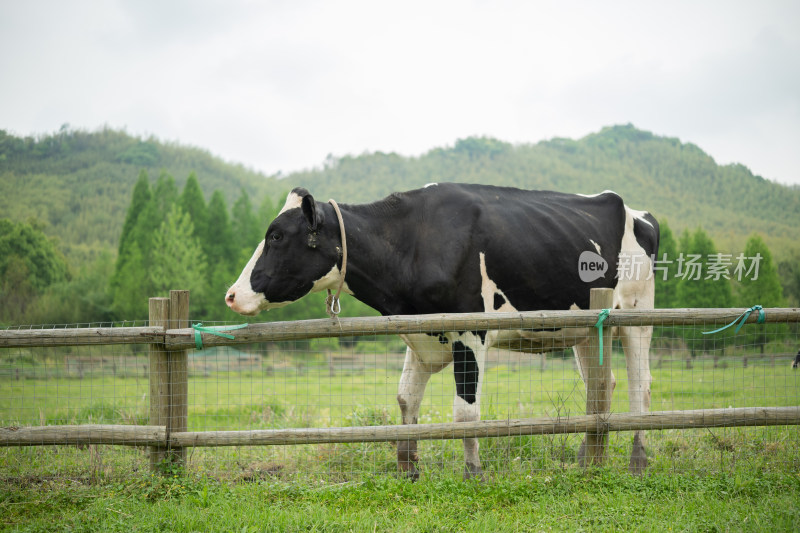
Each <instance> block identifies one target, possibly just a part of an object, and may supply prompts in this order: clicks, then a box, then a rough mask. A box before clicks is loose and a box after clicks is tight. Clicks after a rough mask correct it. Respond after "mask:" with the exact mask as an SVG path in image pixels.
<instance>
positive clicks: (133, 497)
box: [0, 470, 800, 532]
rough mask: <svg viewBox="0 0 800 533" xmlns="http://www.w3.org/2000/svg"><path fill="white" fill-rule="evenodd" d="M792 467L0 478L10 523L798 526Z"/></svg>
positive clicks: (2, 507) (28, 527) (122, 527)
mask: <svg viewBox="0 0 800 533" xmlns="http://www.w3.org/2000/svg"><path fill="white" fill-rule="evenodd" d="M799 498H800V476H798V475H797V473H796V472H793V473H789V472H782V473H776V472H772V473H762V474H759V475H757V476H755V477H754V476H753V472H736V473H732V474H730V473H725V474H713V475H706V476H695V475H686V474H682V475H671V474H658V473H656V474H650V475H647V476H644V477H641V478H637V477H632V476H629V475H627V474H619V473H615V472H612V471H609V470H600V471H590V472H581V471H577V470H568V471H558V472H553V473H549V474H545V473H540V474H535V475H532V476H528V477H527V478H524V479H515V478H511V479H502V480H495V481H489V482H485V483H482V484H479V483H474V482H463V481H461V480H460V479H455V478H453V477H437V478H429V479H422V480H420V481H418V482H417V483H410V482H407V481H404V480H399V479H396V478H395V477H392V476H378V477H368V478H366V479H364V480H362V481H359V482H349V483H338V484H331V483H318V482H311V481H307V482H301V481H296V482H293V483H285V482H276V481H272V480H265V481H257V482H248V483H245V482H239V483H230V482H220V481H218V480H215V479H213V478H210V477H204V476H197V475H191V476H177V477H166V478H161V477H151V476H139V477H137V476H133V477H128V478H126V479H125V480H123V481H106V482H100V483H83V482H77V481H65V480H58V481H38V480H21V481H20V480H18V481H16V482H6V483H4V484H2V485H0V516H2V518H1V519H0V525H1V526H2V527H4V528H5V529H6V530H9V531H54V530H58V531H126V532H127V531H178V532H180V531H187V532H188V531H448V532H449V531H796V529H797V526H798V524H800V506H798V505H797V501H798V499H799Z"/></svg>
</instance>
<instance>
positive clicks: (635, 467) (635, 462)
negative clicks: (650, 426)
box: [628, 435, 647, 476]
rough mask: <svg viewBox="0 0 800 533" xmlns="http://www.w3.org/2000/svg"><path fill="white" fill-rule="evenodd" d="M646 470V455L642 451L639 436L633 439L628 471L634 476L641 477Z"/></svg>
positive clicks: (642, 447)
mask: <svg viewBox="0 0 800 533" xmlns="http://www.w3.org/2000/svg"><path fill="white" fill-rule="evenodd" d="M646 468H647V453H645V451H644V444H642V441H641V439H640V438H639V435H635V436H634V437H633V451H632V452H631V463H630V465H628V471H629V472H630V473H631V474H633V475H635V476H641V475H642V474H644V471H645V469H646Z"/></svg>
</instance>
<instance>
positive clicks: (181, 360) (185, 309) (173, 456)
mask: <svg viewBox="0 0 800 533" xmlns="http://www.w3.org/2000/svg"><path fill="white" fill-rule="evenodd" d="M188 327H189V291H170V292H169V328H170V329H180V328H188ZM169 383H170V394H169V419H168V423H167V434H168V435H170V434H172V433H177V432H182V431H186V430H187V422H188V418H189V352H188V350H172V351H170V352H169ZM170 461H171V462H173V463H178V464H179V465H181V466H183V465H185V464H186V448H175V447H173V448H171V449H170Z"/></svg>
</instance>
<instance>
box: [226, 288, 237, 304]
mask: <svg viewBox="0 0 800 533" xmlns="http://www.w3.org/2000/svg"><path fill="white" fill-rule="evenodd" d="M235 300H236V293H235V292H233V291H231V292H229V293H228V294H226V295H225V303H226V304H228V307H233V302H234V301H235Z"/></svg>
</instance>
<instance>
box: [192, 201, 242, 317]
mask: <svg viewBox="0 0 800 533" xmlns="http://www.w3.org/2000/svg"><path fill="white" fill-rule="evenodd" d="M205 241H206V247H207V249H208V258H207V259H208V265H209V268H208V271H207V272H206V281H207V287H208V290H207V293H206V294H207V300H206V301H204V302H203V306H202V308H203V316H204V317H206V318H208V319H220V320H222V319H224V318H230V314H229V313H228V309H227V307H225V304H224V301H223V299H224V297H225V291H226V290H227V289H228V287H229V286H230V285H231V284H232V283H233V282H234V281H235V280H236V278H237V276H238V274H239V272H238V271H236V270H237V269H241V267H242V266H243V264H244V263H242V264H239V263H240V257H239V250H237V249H236V242H235V239H234V237H233V231H232V230H231V222H230V218H228V209H227V207H226V206H225V198H224V197H223V196H222V193H221V192H219V191H214V194H212V195H211V201H210V202H209V203H208V229H207V234H206V237H205ZM248 259H249V256H248Z"/></svg>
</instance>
